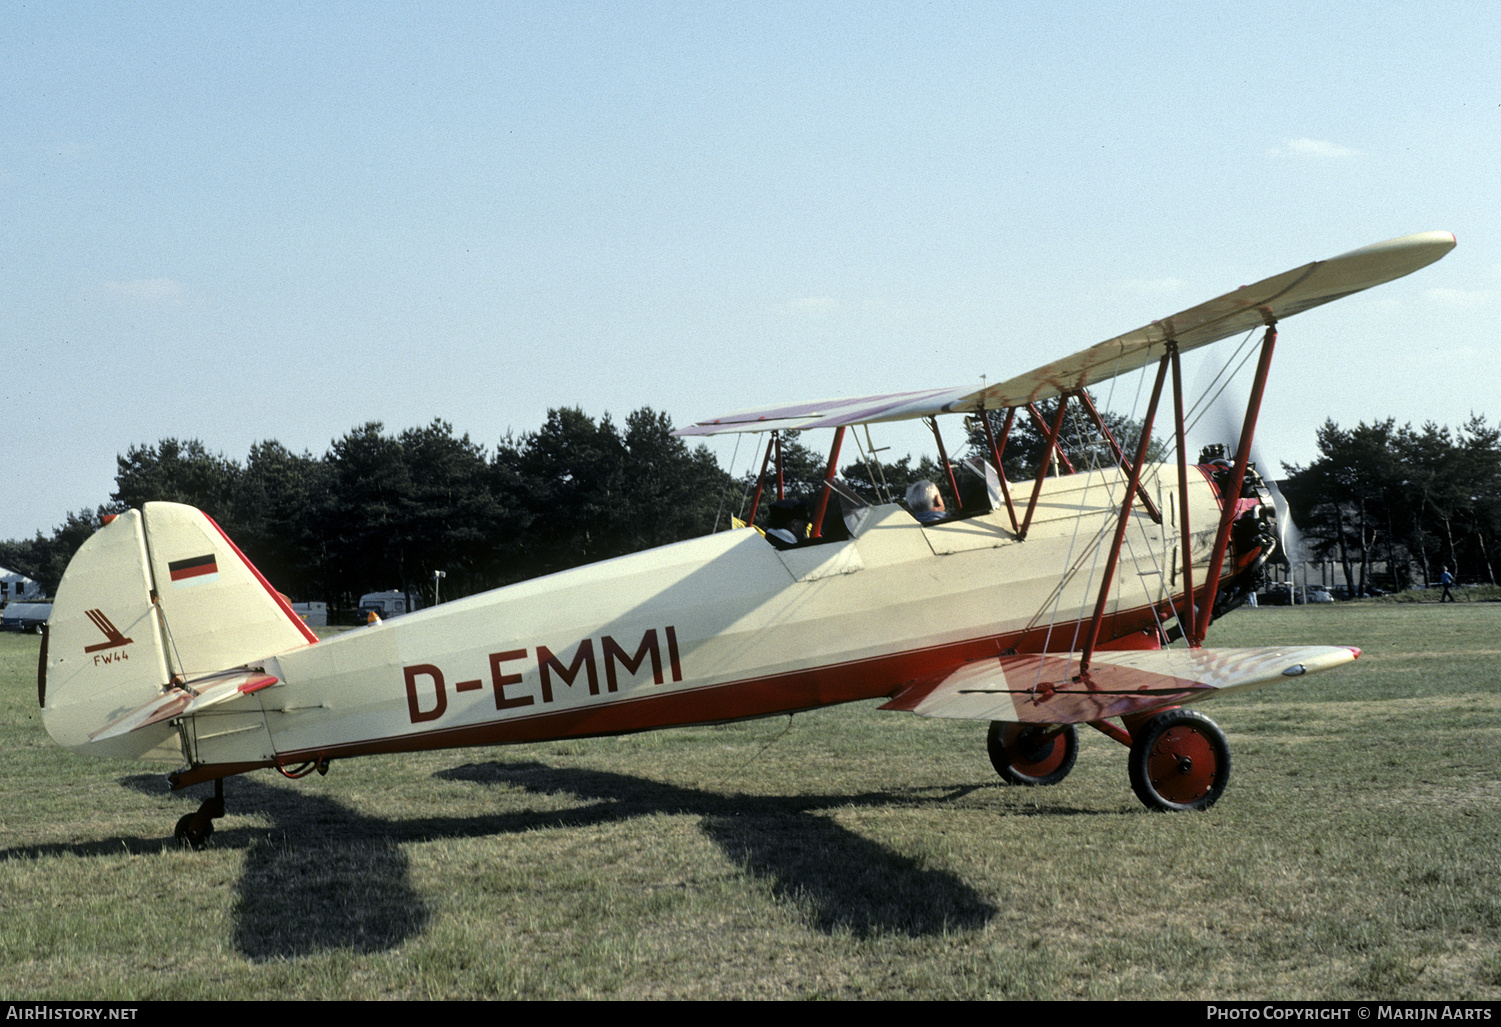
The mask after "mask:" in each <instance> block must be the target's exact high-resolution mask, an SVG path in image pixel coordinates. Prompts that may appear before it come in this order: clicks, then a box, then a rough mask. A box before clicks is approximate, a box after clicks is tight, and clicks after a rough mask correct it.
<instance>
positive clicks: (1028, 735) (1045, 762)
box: [985, 720, 1079, 785]
mask: <svg viewBox="0 0 1501 1027" xmlns="http://www.w3.org/2000/svg"><path fill="white" fill-rule="evenodd" d="M1046 731H1047V725H1044V724H1017V723H1014V722H1013V721H1009V720H993V721H991V722H990V733H989V734H988V735H987V736H986V739H985V744H986V748H987V749H989V750H990V765H991V766H993V767H995V772H996V773H997V774H1000V775H1001V780H1003V781H1005V782H1006V783H1007V784H1013V785H1055V784H1057V783H1058V782H1059V781H1062V780H1063V779H1064V778H1065V777H1068V772H1069V771H1070V770H1073V769H1074V760H1075V759H1077V758H1078V755H1079V731H1078V729H1077V728H1075V727H1074V725H1072V724H1065V725H1063V730H1061V731H1059V732H1057V733H1056V734H1053V735H1048V734H1046Z"/></svg>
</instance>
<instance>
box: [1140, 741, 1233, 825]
mask: <svg viewBox="0 0 1501 1027" xmlns="http://www.w3.org/2000/svg"><path fill="white" fill-rule="evenodd" d="M1218 772H1219V760H1218V759H1217V758H1216V756H1215V752H1214V746H1213V744H1211V742H1210V740H1209V739H1208V738H1206V737H1205V736H1204V735H1203V734H1202V733H1201V732H1199V731H1197V730H1195V729H1194V728H1192V727H1190V726H1187V725H1181V724H1180V725H1179V726H1177V727H1173V728H1169V729H1168V730H1167V731H1164V732H1163V733H1162V736H1161V737H1160V738H1158V739H1157V744H1156V745H1154V746H1153V747H1152V755H1151V756H1149V757H1147V776H1148V777H1149V778H1150V779H1151V781H1152V787H1153V788H1155V789H1156V790H1157V794H1159V795H1161V796H1162V797H1163V798H1164V799H1166V800H1168V801H1169V802H1176V803H1180V804H1184V805H1186V804H1188V803H1191V802H1195V801H1196V800H1198V799H1200V798H1203V797H1204V796H1205V795H1206V794H1208V792H1209V789H1210V788H1211V787H1213V785H1214V778H1215V774H1217V773H1218Z"/></svg>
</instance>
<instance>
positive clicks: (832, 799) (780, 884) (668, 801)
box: [435, 762, 997, 937]
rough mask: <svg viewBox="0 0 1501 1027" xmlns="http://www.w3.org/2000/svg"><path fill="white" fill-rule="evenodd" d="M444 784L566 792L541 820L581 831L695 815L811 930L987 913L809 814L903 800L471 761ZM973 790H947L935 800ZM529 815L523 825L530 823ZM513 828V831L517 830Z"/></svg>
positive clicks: (965, 892)
mask: <svg viewBox="0 0 1501 1027" xmlns="http://www.w3.org/2000/svg"><path fill="white" fill-rule="evenodd" d="M435 776H436V777H439V778H443V779H446V780H450V781H472V782H475V783H478V784H487V785H504V786H510V787H519V788H522V789H525V790H526V791H529V792H533V793H535V794H539V795H554V794H558V793H566V794H570V795H573V796H575V797H577V798H578V799H581V800H586V801H590V802H591V804H589V805H584V806H580V807H578V808H576V809H571V810H562V811H556V812H552V813H548V814H541V815H540V816H541V817H542V818H543V819H544V820H546V819H551V820H553V822H555V823H557V824H558V825H559V826H581V825H585V824H594V823H601V822H608V821H619V820H626V819H630V818H634V817H641V816H650V815H652V814H658V813H662V814H667V815H670V816H682V815H687V816H695V817H698V818H699V826H700V828H701V829H702V830H703V832H704V834H705V835H706V836H708V837H709V838H710V839H711V840H712V841H713V842H714V843H715V844H716V845H717V846H719V848H720V850H721V851H722V852H724V854H725V856H726V857H727V858H728V859H730V860H731V861H733V862H734V863H736V864H738V865H739V866H741V867H743V868H744V870H745V872H746V873H747V874H749V875H750V876H751V877H753V878H755V879H758V880H764V881H767V882H769V883H770V885H771V888H772V893H773V894H774V895H776V896H777V897H778V898H779V899H781V900H783V901H787V902H792V903H795V904H799V905H803V906H805V907H806V908H807V909H808V910H809V912H810V921H811V926H812V927H814V928H815V929H816V930H819V931H822V932H825V933H834V932H837V931H849V932H850V933H851V934H853V935H855V936H857V937H866V936H869V935H874V934H887V933H893V934H905V935H910V936H920V935H929V934H941V933H943V932H944V931H949V930H972V929H974V928H978V927H981V926H983V925H984V924H985V923H986V922H988V921H989V920H990V919H991V918H992V917H994V916H995V914H996V912H997V911H996V908H995V906H993V905H992V904H990V903H989V902H988V901H986V900H985V899H984V898H982V897H981V896H980V895H979V894H978V893H977V892H976V891H975V890H974V889H972V888H970V887H969V885H967V884H965V883H964V882H963V881H962V880H961V879H959V878H958V877H957V876H955V875H954V874H952V873H949V872H947V871H944V870H935V869H932V868H930V867H925V866H923V865H922V863H921V861H919V860H917V859H914V858H912V857H909V856H905V855H903V854H901V853H898V852H894V851H893V850H891V849H890V848H888V847H886V846H884V845H882V844H880V843H879V842H874V841H871V840H870V839H868V838H864V837H861V836H860V835H858V834H856V833H854V832H852V831H849V830H847V829H845V828H843V827H841V826H840V825H839V824H837V823H835V822H834V821H833V820H831V819H829V818H828V817H825V816H819V815H818V811H820V810H827V809H839V808H851V807H854V808H862V807H863V808H872V807H879V806H891V805H909V804H911V803H913V802H914V801H918V802H923V801H933V800H931V799H918V800H914V799H913V798H912V797H911V796H902V795H900V794H897V793H891V792H873V793H868V794H861V795H797V796H749V795H726V794H720V793H716V792H709V791H702V790H699V789H696V788H685V787H681V786H678V785H671V784H664V783H662V782H660V781H652V780H650V779H647V778H640V777H634V776H631V775H629V774H617V773H612V772H609V771H600V770H587V769H574V768H559V767H549V766H547V765H546V764H542V763H535V762H527V763H498V762H489V763H471V764H467V765H465V766H461V767H455V768H454V769H452V770H445V771H441V772H439V773H438V774H436V775H435ZM971 790H972V788H955V789H953V790H952V791H951V792H949V793H947V794H945V795H944V796H943V797H942V798H941V799H939V800H937V801H944V800H947V799H952V798H955V797H957V796H958V795H961V794H964V793H965V792H967V791H971ZM538 816H539V815H538V814H527V815H525V818H524V819H525V820H526V822H527V823H528V824H530V825H533V826H534V825H535V820H536V818H537V817H538ZM521 826H522V825H521V824H519V823H518V824H517V827H518V828H519V827H521Z"/></svg>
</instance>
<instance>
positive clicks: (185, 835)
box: [173, 811, 214, 849]
mask: <svg viewBox="0 0 1501 1027" xmlns="http://www.w3.org/2000/svg"><path fill="white" fill-rule="evenodd" d="M213 833H214V821H213V819H212V818H210V817H206V816H204V815H203V813H202V811H199V812H197V813H189V814H187V815H186V816H184V817H183V818H182V819H181V820H179V821H178V822H177V829H176V830H175V831H174V832H173V837H175V838H176V839H177V841H178V843H179V844H181V845H183V846H186V847H188V848H192V849H206V848H208V840H209V837H210V836H211V835H212V834H213Z"/></svg>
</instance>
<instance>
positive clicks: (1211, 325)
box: [673, 232, 1455, 435]
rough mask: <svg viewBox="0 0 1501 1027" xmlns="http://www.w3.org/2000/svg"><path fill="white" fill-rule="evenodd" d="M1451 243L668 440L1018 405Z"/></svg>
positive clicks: (1302, 304)
mask: <svg viewBox="0 0 1501 1027" xmlns="http://www.w3.org/2000/svg"><path fill="white" fill-rule="evenodd" d="M1454 243H1455V240H1454V236H1453V235H1451V234H1450V233H1448V232H1422V233H1419V234H1417V235H1406V236H1403V237H1401V238H1400V239H1390V240H1388V241H1386V242H1383V243H1376V244H1375V245H1374V246H1366V247H1363V248H1361V249H1358V250H1351V251H1350V252H1349V253H1345V254H1342V255H1341V256H1338V257H1332V258H1330V259H1329V260H1316V261H1314V262H1313V263H1312V264H1305V265H1304V266H1302V267H1298V268H1294V269H1293V270H1291V271H1284V272H1283V273H1282V274H1280V275H1273V276H1272V277H1271V278H1266V279H1263V280H1262V281H1259V282H1257V283H1256V284H1254V285H1243V286H1241V287H1240V288H1239V289H1236V290H1235V291H1234V292H1229V293H1226V294H1225V295H1223V296H1219V297H1217V298H1215V299H1212V300H1210V301H1209V302H1208V303H1201V304H1199V305H1198V306H1196V307H1190V308H1189V309H1188V310H1184V311H1180V312H1179V313H1177V314H1174V315H1172V316H1171V317H1165V318H1163V319H1162V320H1160V321H1153V322H1152V323H1151V324H1149V325H1145V326H1144V327H1141V328H1138V329H1136V330H1135V331H1134V332H1127V333H1126V334H1125V335H1119V336H1116V337H1115V338H1114V339H1107V340H1105V341H1104V342H1101V343H1098V344H1097V345H1094V346H1091V347H1089V349H1086V350H1082V351H1081V352H1078V353H1075V354H1074V355H1073V356H1069V357H1064V358H1063V359H1062V360H1057V361H1054V362H1053V363H1051V364H1047V365H1046V366H1044V367H1039V368H1038V369H1037V370H1035V371H1030V372H1028V373H1027V374H1024V375H1021V376H1020V377H1017V378H1012V379H1011V380H1010V381H1005V382H1001V383H1000V384H999V385H992V386H990V387H988V388H985V389H979V390H975V389H970V388H954V389H927V390H923V391H919V392H899V393H891V394H887V395H880V396H861V397H857V398H854V399H837V400H824V401H821V402H817V403H800V404H792V405H786V404H784V405H781V406H775V407H762V408H759V409H755V410H743V411H740V412H738V413H734V414H728V415H725V416H723V417H717V418H712V419H710V420H707V421H700V422H698V423H697V424H694V425H691V426H690V427H687V428H679V429H678V430H677V431H675V432H673V434H674V435H717V434H720V433H722V432H737V431H770V430H771V429H773V428H792V429H808V428H834V427H838V426H840V425H846V424H868V423H874V422H877V421H899V420H905V419H908V418H914V417H931V416H933V415H935V414H946V413H959V412H969V411H975V410H980V409H987V410H997V409H1002V408H1005V407H1014V406H1022V405H1024V404H1027V403H1031V402H1034V401H1036V400H1040V399H1050V398H1052V397H1053V396H1057V395H1059V394H1061V393H1064V392H1072V391H1074V390H1076V389H1082V388H1085V387H1087V386H1089V385H1092V384H1094V383H1095V382H1099V381H1104V380H1107V379H1109V378H1113V377H1115V376H1116V375H1118V374H1125V373H1126V372H1128V371H1135V370H1137V369H1138V368H1140V367H1144V366H1145V365H1147V364H1150V363H1152V362H1154V361H1156V360H1158V359H1160V358H1161V356H1162V354H1163V352H1164V351H1165V348H1166V344H1167V342H1168V340H1174V341H1176V342H1177V344H1178V349H1179V351H1180V352H1186V351H1188V350H1191V349H1196V348H1197V347H1199V346H1206V345H1208V344H1209V343H1211V342H1217V341H1219V340H1220V339H1224V338H1228V337H1230V336H1232V335H1239V334H1240V333H1242V332H1247V331H1250V330H1252V329H1254V328H1257V327H1259V326H1261V325H1270V324H1273V323H1275V322H1277V321H1280V320H1282V319H1283V318H1287V317H1291V316H1292V315H1294V314H1299V313H1302V312H1303V311H1305V310H1309V309H1312V308H1313V307H1317V306H1322V305H1323V304H1325V303H1328V302H1330V301H1332V300H1337V299H1339V298H1340V297H1342V296H1349V295H1350V294H1352V293H1357V292H1360V291H1361V290H1362V289H1369V288H1371V287H1372V286H1374V285H1381V284H1382V283H1384V282H1390V281H1392V280H1393V279H1397V278H1401V277H1402V276H1403V275H1409V274H1412V272H1414V271H1417V270H1418V269H1420V268H1423V267H1427V266H1428V265H1429V264H1432V263H1433V262H1434V261H1436V260H1438V259H1439V258H1440V257H1442V256H1444V254H1446V253H1448V252H1449V251H1450V250H1452V249H1453V248H1454Z"/></svg>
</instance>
